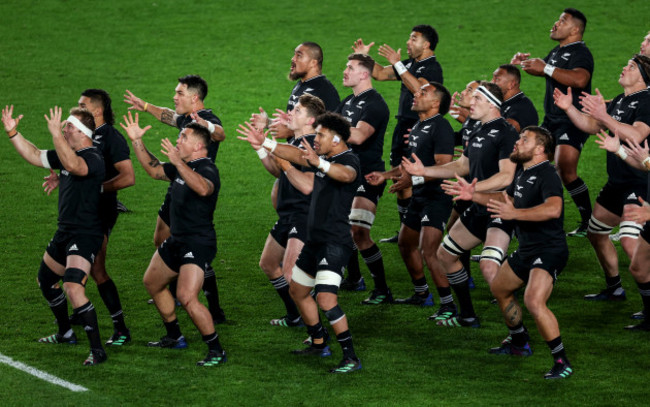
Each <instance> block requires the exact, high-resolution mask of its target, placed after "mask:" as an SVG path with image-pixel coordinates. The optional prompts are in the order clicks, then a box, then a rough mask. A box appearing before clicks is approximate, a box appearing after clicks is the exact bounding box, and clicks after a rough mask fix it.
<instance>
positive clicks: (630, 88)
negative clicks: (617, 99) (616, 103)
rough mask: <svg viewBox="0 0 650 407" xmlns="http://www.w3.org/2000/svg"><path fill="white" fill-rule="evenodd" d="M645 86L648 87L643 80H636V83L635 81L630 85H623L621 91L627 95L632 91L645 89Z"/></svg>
mask: <svg viewBox="0 0 650 407" xmlns="http://www.w3.org/2000/svg"><path fill="white" fill-rule="evenodd" d="M647 88H648V86H647V85H646V84H645V83H643V82H641V83H638V82H637V83H635V84H633V85H630V86H627V87H625V86H624V87H623V93H624V95H625V96H627V95H631V94H633V93H636V92H639V91H642V90H644V89H647Z"/></svg>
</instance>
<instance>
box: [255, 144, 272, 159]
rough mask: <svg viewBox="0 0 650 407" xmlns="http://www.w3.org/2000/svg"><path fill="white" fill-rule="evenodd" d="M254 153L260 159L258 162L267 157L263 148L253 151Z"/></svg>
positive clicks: (267, 154)
mask: <svg viewBox="0 0 650 407" xmlns="http://www.w3.org/2000/svg"><path fill="white" fill-rule="evenodd" d="M255 152H256V153H257V156H258V157H259V158H260V160H263V159H265V158H266V157H268V156H269V153H267V152H266V149H265V148H264V147H262V148H260V149H259V150H255Z"/></svg>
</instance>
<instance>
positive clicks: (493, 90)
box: [478, 81, 503, 103]
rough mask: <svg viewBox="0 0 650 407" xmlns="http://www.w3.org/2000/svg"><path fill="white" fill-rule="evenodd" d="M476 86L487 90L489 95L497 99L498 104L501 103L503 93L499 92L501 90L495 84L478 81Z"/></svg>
mask: <svg viewBox="0 0 650 407" xmlns="http://www.w3.org/2000/svg"><path fill="white" fill-rule="evenodd" d="M478 85H479V86H483V87H484V88H485V89H487V90H489V91H490V93H491V94H493V95H494V97H495V98H497V99H499V102H501V103H503V92H502V91H501V88H499V86H497V84H496V83H492V82H488V81H480V82H479V83H478Z"/></svg>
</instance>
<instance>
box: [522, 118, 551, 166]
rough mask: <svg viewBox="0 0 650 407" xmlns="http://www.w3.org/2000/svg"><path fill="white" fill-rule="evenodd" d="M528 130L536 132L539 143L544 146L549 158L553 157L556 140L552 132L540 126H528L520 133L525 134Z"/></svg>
mask: <svg viewBox="0 0 650 407" xmlns="http://www.w3.org/2000/svg"><path fill="white" fill-rule="evenodd" d="M526 131H529V132H531V133H533V134H535V141H536V142H537V145H539V146H544V154H546V156H547V157H548V159H549V160H551V159H553V154H554V151H555V140H554V139H553V136H552V135H551V132H550V131H548V130H546V129H545V128H544V127H540V126H526V127H524V128H523V129H522V130H521V133H520V134H523V133H524V132H526Z"/></svg>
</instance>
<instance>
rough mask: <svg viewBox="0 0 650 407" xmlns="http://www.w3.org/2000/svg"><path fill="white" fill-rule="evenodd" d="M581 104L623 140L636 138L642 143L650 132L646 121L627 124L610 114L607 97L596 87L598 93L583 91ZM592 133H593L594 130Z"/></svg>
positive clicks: (586, 111)
mask: <svg viewBox="0 0 650 407" xmlns="http://www.w3.org/2000/svg"><path fill="white" fill-rule="evenodd" d="M580 104H581V105H582V111H583V112H585V113H586V114H588V115H589V116H591V117H593V119H594V120H597V121H598V122H599V123H601V124H602V126H604V127H607V128H608V129H609V130H611V131H613V132H616V134H618V136H619V137H620V138H621V140H623V141H628V140H634V141H636V142H637V143H641V142H643V140H645V139H646V137H648V134H650V126H648V125H647V124H645V123H644V122H641V121H637V122H634V123H632V124H626V123H621V122H619V121H618V120H616V119H614V118H613V117H612V116H610V115H609V113H607V107H606V106H605V98H604V97H603V95H601V94H600V91H599V90H598V89H596V95H590V94H588V93H585V92H583V93H582V96H580ZM591 133H592V134H593V133H594V132H591Z"/></svg>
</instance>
